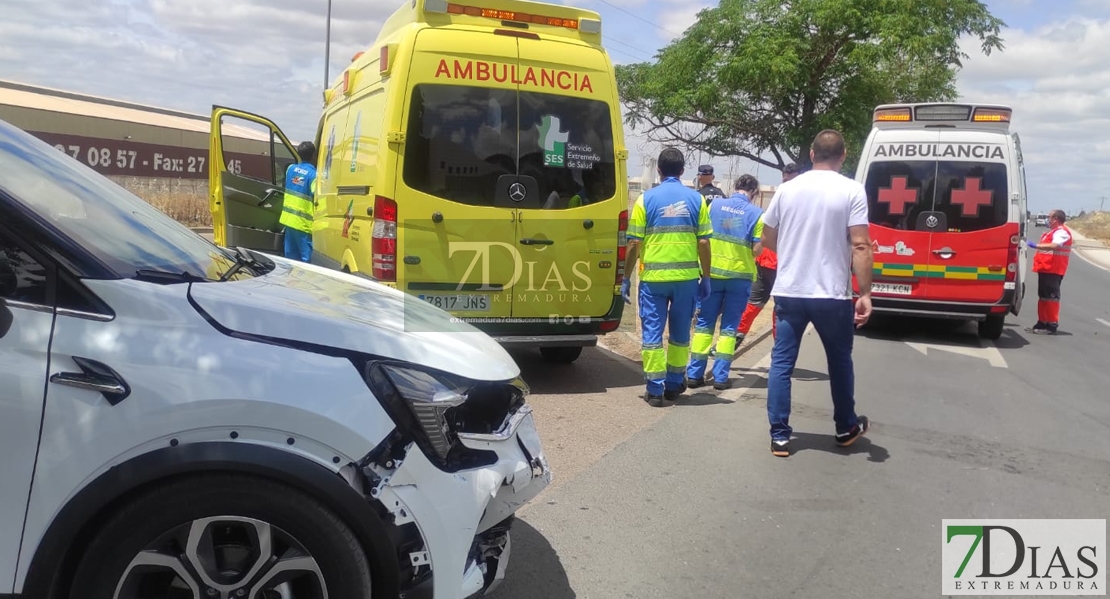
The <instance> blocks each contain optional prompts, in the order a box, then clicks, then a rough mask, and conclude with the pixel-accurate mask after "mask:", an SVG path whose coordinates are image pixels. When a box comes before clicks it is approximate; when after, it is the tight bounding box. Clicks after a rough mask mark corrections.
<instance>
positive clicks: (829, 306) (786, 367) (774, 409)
mask: <svg viewBox="0 0 1110 599" xmlns="http://www.w3.org/2000/svg"><path fill="white" fill-rule="evenodd" d="M846 157H847V153H846V151H845V147H844V137H843V136H842V135H841V134H840V133H839V132H837V131H822V132H821V133H820V134H818V135H817V137H816V139H814V141H813V145H812V146H811V149H810V159H811V160H812V161H813V168H812V169H811V170H810V171H808V172H806V173H804V174H802V175H799V176H798V177H796V178H794V179H793V180H791V181H789V182H787V183H783V184H782V185H781V186H780V187H779V189H778V191H776V192H775V196H774V197H773V198H772V199H771V204H770V206H768V208H767V212H766V214H764V216H763V225H764V228H763V246H764V247H767V248H770V249H771V250H773V251H775V252H776V253H777V254H778V260H779V264H778V277H777V278H776V280H775V289H774V292H773V294H772V296H773V297H774V298H775V321H776V326H777V327H778V333H777V335H776V337H775V348H774V351H773V352H772V354H771V371H770V374H769V375H768V381H767V418H768V420H769V421H770V423H771V453H773V454H774V455H776V456H780V457H786V456H789V455H790V435H791V433H792V432H793V429H791V428H790V423H789V421H790V377H791V375H792V374H793V373H794V365H795V364H796V363H797V361H798V350H799V349H800V347H801V342H802V335H803V334H804V333H805V330H806V327H807V326H809V324H810V323H812V324H813V327H814V328H815V329H816V330H817V334H818V335H819V336H820V337H821V343H822V344H823V345H824V346H825V355H826V357H827V358H828V365H829V384H830V386H831V387H832V399H833V420H834V421H835V422H836V443H837V445H839V446H841V447H847V446H849V445H851V444H853V443H855V442H856V440H858V439H859V438H860V437H861V436H863V435H864V433H866V432H867V430H868V427H869V422H868V420H867V417H866V416H859V417H857V416H856V411H855V371H854V367H853V364H852V342H853V340H854V338H855V327H858V326H863V325H864V323H866V322H867V320H868V319H869V318H870V317H871V274H872V271H871V269H872V268H873V258H874V257H873V254H872V247H871V236H870V233H869V232H868V222H867V194H866V192H865V191H864V188H863V185H860V184H859V183H857V182H855V181H854V180H852V179H849V178H847V177H845V176H843V175H841V174H840V172H839V171H840V168H841V167H842V166H843V165H844V160H845V158H846ZM853 271H854V272H855V274H856V279H857V281H858V283H859V288H860V296H859V299H858V300H857V301H856V302H855V305H854V306H853V303H852V272H853ZM853 325H854V326H853Z"/></svg>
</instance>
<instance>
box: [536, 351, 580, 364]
mask: <svg viewBox="0 0 1110 599" xmlns="http://www.w3.org/2000/svg"><path fill="white" fill-rule="evenodd" d="M540 355H542V356H543V357H544V359H546V360H548V361H549V362H557V363H559V364H570V363H571V362H573V361H575V360H577V359H578V356H581V355H582V348H581V347H541V348H540Z"/></svg>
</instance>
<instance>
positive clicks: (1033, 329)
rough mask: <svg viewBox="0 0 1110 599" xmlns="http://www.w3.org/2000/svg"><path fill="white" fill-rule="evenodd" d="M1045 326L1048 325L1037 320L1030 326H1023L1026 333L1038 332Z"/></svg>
mask: <svg viewBox="0 0 1110 599" xmlns="http://www.w3.org/2000/svg"><path fill="white" fill-rule="evenodd" d="M1047 326H1048V325H1046V324H1045V323H1043V322H1041V321H1039V320H1038V321H1037V324H1035V325H1033V326H1031V327H1025V332H1026V333H1039V332H1040V331H1043V330H1044V329H1045V328H1046V327H1047Z"/></svg>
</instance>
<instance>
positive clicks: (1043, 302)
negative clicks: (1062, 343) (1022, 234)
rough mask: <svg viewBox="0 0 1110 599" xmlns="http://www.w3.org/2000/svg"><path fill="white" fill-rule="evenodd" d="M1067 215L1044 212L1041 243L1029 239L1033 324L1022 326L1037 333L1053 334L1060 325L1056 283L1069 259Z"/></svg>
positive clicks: (1061, 211)
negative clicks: (1032, 252)
mask: <svg viewBox="0 0 1110 599" xmlns="http://www.w3.org/2000/svg"><path fill="white" fill-rule="evenodd" d="M1066 220H1067V216H1065V215H1064V211H1063V210H1053V211H1052V212H1051V213H1049V215H1048V227H1049V230H1048V232H1047V233H1045V234H1044V235H1042V236H1041V242H1040V243H1037V242H1035V241H1030V242H1029V247H1031V248H1033V249H1035V250H1037V254H1036V255H1035V256H1034V257H1033V272H1035V273H1037V298H1038V301H1037V324H1035V325H1033V326H1032V327H1031V328H1029V329H1026V330H1028V331H1029V332H1031V333H1036V334H1038V335H1055V334H1056V329H1057V328H1059V326H1060V284H1061V283H1063V281H1064V275H1065V274H1066V273H1067V272H1068V260H1069V259H1070V258H1071V244H1072V236H1071V230H1069V229H1068V228H1067V227H1065V226H1064V222H1065V221H1066Z"/></svg>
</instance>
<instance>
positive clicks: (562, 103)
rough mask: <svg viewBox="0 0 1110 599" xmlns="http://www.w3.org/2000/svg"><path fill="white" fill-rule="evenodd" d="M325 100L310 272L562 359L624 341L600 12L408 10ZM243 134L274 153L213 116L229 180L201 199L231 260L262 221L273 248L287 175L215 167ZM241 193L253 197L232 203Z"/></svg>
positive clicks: (526, 7)
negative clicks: (355, 279) (606, 339)
mask: <svg viewBox="0 0 1110 599" xmlns="http://www.w3.org/2000/svg"><path fill="white" fill-rule="evenodd" d="M324 98H325V105H324V113H323V115H322V118H321V121H320V127H319V130H318V132H317V142H316V145H317V148H318V155H319V158H318V164H317V172H318V176H317V200H318V206H317V209H316V212H315V214H314V228H315V230H314V234H313V240H314V244H315V248H314V250H315V251H314V255H313V261H314V262H316V263H319V264H322V265H326V266H330V267H332V268H336V269H343V270H347V271H351V272H359V273H363V274H365V275H367V276H370V277H372V278H373V279H375V280H377V281H379V282H381V283H384V284H386V285H390V286H394V287H396V288H398V289H400V290H402V291H404V292H406V293H407V294H409V295H410V296H411V298H412V301H423V302H427V303H430V304H432V305H434V306H436V307H439V308H442V309H444V310H446V311H448V312H450V313H451V314H453V315H454V316H456V317H458V318H461V319H464V320H466V321H468V322H470V323H472V324H473V325H474V326H476V327H477V328H479V329H481V330H483V331H485V332H487V333H488V334H490V335H491V336H493V337H494V338H495V339H497V340H498V341H499V342H500V343H502V344H503V345H506V346H529V347H538V348H539V349H540V351H541V352H542V353H543V354H544V356H546V357H547V358H549V359H551V360H553V361H557V362H571V361H573V360H574V359H576V358H577V357H578V356H579V354H580V353H581V351H582V348H583V347H585V346H590V345H594V344H595V343H596V342H597V336H598V335H600V334H604V333H607V332H611V331H614V330H616V329H617V327H618V326H619V324H620V319H621V315H622V311H623V305H624V304H623V302H622V301H621V299H620V293H619V289H620V285H621V282H622V280H623V276H624V273H623V263H624V249H623V248H624V243H623V238H624V231H625V229H626V225H627V204H628V202H627V199H628V191H627V185H626V184H625V181H626V180H627V175H626V160H627V156H628V152H627V150H626V149H625V148H624V144H623V134H622V131H623V128H622V122H621V114H620V106H619V100H618V95H617V88H616V78H615V73H614V68H613V64H612V62H611V60H610V59H609V57H608V55H607V54H606V52H605V50H604V49H603V47H602V46H601V21H600V19H599V17H598V15H597V14H596V13H594V12H591V11H586V10H581V9H577V8H572V7H568V6H563V5H559V4H544V3H537V2H527V1H523V0H460V1H459V2H454V1H452V2H448V1H447V0H404V2H403V3H401V6H400V8H398V10H397V11H396V12H395V13H394V14H393V16H392V17H390V18H389V19H388V20H387V21H386V22H385V24H384V26H383V28H382V30H381V32H380V34H379V35H378V38H377V41H375V42H374V43H373V44H372V45H371V46H370V48H369V50H367V51H366V52H364V53H360V54H359V55H357V56H356V57H355V58H354V60H353V61H352V62H351V64H350V65H349V66H348V67H347V68H346V69H345V70H344V72H343V73H342V74H341V75H340V76H339V77H337V78H336V82H335V84H334V85H333V87H332V88H331V89H328V90H326V91H325V93H324ZM237 119H238V120H246V121H253V122H254V123H259V124H263V125H265V126H267V127H268V128H270V129H271V131H272V135H273V136H274V139H280V140H284V139H285V137H284V136H283V135H281V134H280V132H279V131H278V130H277V127H276V126H274V125H273V124H272V123H270V122H269V121H267V120H265V119H262V118H260V117H255V116H252V115H249V114H246V113H242V112H238V111H231V110H227V109H221V108H217V109H216V111H215V113H214V115H213V142H212V147H213V152H214V154H213V166H214V167H215V168H217V169H221V170H222V172H221V173H219V174H217V175H214V179H213V181H212V187H213V190H214V193H222V194H223V197H215V196H214V199H213V215H214V217H215V218H214V220H217V221H219V220H223V221H224V222H226V224H227V227H226V230H227V231H228V233H229V234H228V237H227V238H226V239H221V238H220V235H219V233H220V232H221V228H220V225H219V224H217V225H216V227H215V228H216V233H217V235H216V237H217V239H216V241H217V243H221V242H226V243H227V244H228V245H236V240H234V239H232V238H231V236H232V234H233V233H234V234H241V233H243V231H244V227H246V228H247V229H250V230H251V231H252V233H251V234H252V235H253V234H254V232H256V230H257V229H258V228H259V223H261V227H262V228H264V229H267V230H268V231H269V233H267V234H266V237H267V239H264V240H263V245H268V246H270V247H271V248H280V245H277V239H276V238H277V236H279V235H280V227H277V226H276V223H277V215H278V214H280V210H281V207H280V197H277V196H278V195H279V194H271V196H269V200H268V201H263V200H264V199H266V197H265V192H266V189H268V188H270V187H272V186H273V185H275V184H279V183H280V174H281V173H280V172H278V171H277V170H275V171H267V172H263V173H261V174H260V175H258V176H255V177H254V179H256V181H255V182H253V183H251V182H243V181H242V178H243V177H242V174H241V173H234V172H233V171H232V172H229V171H230V170H231V169H225V168H224V167H225V166H226V165H227V161H225V160H223V158H222V157H219V158H217V156H216V154H215V152H218V151H222V140H221V139H217V137H222V136H223V132H224V130H225V128H226V127H227V126H228V125H229V124H230V123H235V122H236V120H237ZM228 140H229V142H230V141H231V139H230V136H229V137H228ZM284 143H286V142H283V141H282V142H279V143H278V144H277V145H278V146H281V145H284ZM290 148H291V146H290ZM280 149H281V148H280V147H279V148H276V149H275V152H276V153H277V154H281V151H280ZM286 152H288V149H287V150H286ZM279 170H280V169H279ZM262 182H264V183H262ZM251 185H254V186H255V188H257V189H258V191H257V192H256V193H253V194H237V193H236V192H237V190H244V189H248V188H250V186H251ZM275 200H276V201H275ZM232 204H236V205H235V206H232ZM224 205H226V208H227V210H226V212H225V213H226V217H225V216H223V215H222V214H221V213H220V210H221V209H222V208H223V207H224ZM233 208H234V210H233ZM235 214H240V215H242V214H251V215H255V216H262V219H261V220H260V221H259V222H255V223H254V224H251V223H250V222H246V223H244V222H234V220H235V216H234V215H235ZM256 220H257V219H256ZM406 325H408V326H409V327H410V328H411V327H412V326H418V324H417V323H406Z"/></svg>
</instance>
